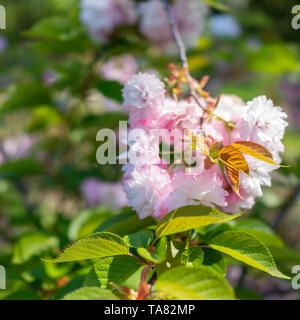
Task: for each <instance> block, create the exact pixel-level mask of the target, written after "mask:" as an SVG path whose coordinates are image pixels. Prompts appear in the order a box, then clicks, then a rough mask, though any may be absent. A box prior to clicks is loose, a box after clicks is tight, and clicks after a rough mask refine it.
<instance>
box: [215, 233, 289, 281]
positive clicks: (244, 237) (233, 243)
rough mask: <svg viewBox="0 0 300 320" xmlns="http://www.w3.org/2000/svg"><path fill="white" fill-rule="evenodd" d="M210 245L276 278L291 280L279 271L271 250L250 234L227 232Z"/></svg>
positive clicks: (218, 236)
mask: <svg viewBox="0 0 300 320" xmlns="http://www.w3.org/2000/svg"><path fill="white" fill-rule="evenodd" d="M209 245H210V246H211V247H212V248H214V249H216V250H218V251H220V252H223V253H226V254H228V255H230V256H231V257H233V258H235V259H237V260H239V261H242V262H244V263H247V264H249V265H250V266H252V267H255V268H257V269H260V270H262V271H265V272H267V273H269V274H271V275H272V276H274V277H278V278H283V279H290V278H289V277H287V276H285V275H284V274H282V273H281V272H280V271H279V270H278V269H277V267H276V264H275V262H274V259H273V257H272V255H271V253H270V251H269V249H268V248H267V247H266V246H265V245H264V244H263V243H262V242H261V241H260V240H258V239H257V238H256V237H254V236H253V235H251V234H249V233H246V232H241V231H226V232H224V233H221V234H219V235H217V236H216V237H214V238H213V239H212V240H211V241H210V243H209Z"/></svg>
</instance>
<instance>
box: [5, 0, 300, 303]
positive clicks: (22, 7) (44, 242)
mask: <svg viewBox="0 0 300 320" xmlns="http://www.w3.org/2000/svg"><path fill="white" fill-rule="evenodd" d="M209 2H210V1H209ZM220 3H221V4H220ZM295 4H297V1H292V0H286V1H282V0H227V1H223V2H218V1H217V2H216V4H215V5H214V9H211V10H210V12H209V14H208V16H207V21H206V22H205V30H204V32H203V34H201V35H199V40H198V44H197V46H196V47H195V48H193V49H191V50H189V51H188V56H189V61H190V67H191V73H192V75H193V76H194V77H195V78H198V79H199V78H200V77H201V76H203V75H205V74H208V75H210V81H209V83H208V89H209V91H210V92H211V93H212V94H213V95H217V94H219V93H228V94H235V95H238V96H240V97H241V98H243V99H244V100H245V101H247V100H250V99H252V98H253V97H255V96H258V95H261V94H265V95H267V96H268V97H269V98H271V99H273V101H274V104H275V105H280V106H282V108H283V109H284V110H285V112H287V113H288V115H289V118H288V121H289V123H290V125H289V127H288V129H287V131H286V135H285V138H284V144H285V147H286V151H285V153H284V154H283V155H282V157H283V162H284V163H285V164H288V165H290V167H289V168H284V169H283V168H282V169H280V170H278V171H276V172H275V173H274V174H273V186H272V188H265V190H264V196H263V197H262V198H260V199H258V201H257V204H256V205H255V207H254V209H253V210H252V211H251V213H250V215H251V217H260V218H262V219H263V220H264V221H266V222H267V223H268V224H270V226H274V227H275V228H276V231H277V233H278V235H279V236H280V237H281V238H282V239H283V240H284V242H285V243H286V244H287V247H286V248H282V249H276V250H275V249H274V250H273V254H274V257H275V260H276V261H277V262H278V263H279V266H280V268H281V270H282V271H283V272H288V273H290V271H291V267H292V266H293V265H295V264H300V237H299V233H300V212H299V210H300V200H299V199H300V197H299V193H300V134H299V124H300V73H299V71H300V46H299V44H300V42H299V40H300V37H299V35H300V30H293V29H292V27H291V20H292V18H293V14H292V13H291V8H292V7H293V6H294V5H295ZM1 5H4V6H5V8H6V12H7V30H0V59H1V64H0V265H3V266H5V267H6V270H7V279H8V280H7V290H3V291H2V290H0V298H3V299H52V298H60V297H62V296H63V295H64V293H65V292H68V290H71V288H76V287H78V286H79V285H80V283H81V282H82V275H83V274H85V273H86V270H87V267H88V266H86V265H85V264H84V263H82V264H81V268H78V266H77V265H74V264H68V265H62V266H60V265H59V266H56V265H51V264H47V263H44V262H41V260H40V258H41V256H45V255H47V254H53V253H55V252H57V250H58V249H59V248H62V247H65V246H66V245H67V244H68V243H69V241H70V240H75V239H78V238H80V237H82V236H84V235H86V234H88V233H89V232H91V231H93V228H94V227H95V226H97V225H99V223H100V222H101V221H104V220H105V219H107V217H110V216H112V215H114V212H113V211H115V210H112V209H111V205H114V203H108V202H107V201H105V200H103V199H99V200H97V199H96V201H95V203H89V201H88V199H87V198H86V196H85V194H84V192H83V189H82V184H83V182H84V181H85V180H86V179H87V178H91V177H92V178H93V179H97V181H102V182H109V183H118V181H120V179H121V176H122V173H121V170H120V167H119V166H118V165H115V166H108V165H105V166H100V165H98V164H97V162H96V157H95V156H96V149H97V147H98V144H97V142H96V138H95V137H96V133H97V131H98V130H99V129H101V128H104V127H105V128H113V129H117V127H118V121H119V120H126V118H127V115H126V114H125V113H124V112H123V111H122V109H121V104H120V103H121V102H122V97H121V91H120V90H121V88H122V84H120V83H118V82H116V81H111V80H107V79H104V78H103V77H102V76H101V72H100V71H99V68H100V67H99V66H100V65H101V63H103V62H105V61H107V60H109V59H110V58H111V57H114V56H119V55H121V54H125V53H126V54H127V53H130V54H132V55H133V56H134V58H135V59H136V62H137V64H138V68H139V70H155V71H156V72H157V73H159V74H160V75H161V77H164V76H166V75H167V66H168V64H169V63H171V62H174V63H178V56H177V55H173V56H172V55H166V54H163V53H162V52H160V51H159V50H158V49H157V48H155V47H153V46H152V45H151V44H150V43H148V42H147V41H146V40H145V39H144V38H143V37H142V36H141V35H140V34H139V33H138V30H136V28H135V27H132V28H128V29H127V28H124V29H122V28H121V29H120V30H118V33H119V34H118V35H117V37H116V38H114V39H113V40H112V41H111V42H109V43H107V44H105V45H102V46H98V45H96V44H94V43H93V42H91V40H89V38H88V36H87V34H86V31H85V29H84V28H83V26H82V25H81V24H80V22H79V19H78V13H79V7H78V1H76V0H47V1H40V0H2V1H1ZM224 5H226V6H224ZM224 8H225V11H224V10H223V9H224ZM228 8H229V10H227V9H228ZM220 9H221V10H220ZM224 15H226V16H227V15H229V16H230V17H231V18H233V19H234V25H233V27H232V29H230V28H229V27H228V30H227V31H228V32H227V33H226V32H224V30H220V28H219V27H218V26H217V25H216V22H215V19H216V18H217V19H220V18H221V19H222V18H224ZM226 16H225V17H226ZM227 17H228V16H227ZM221 29H222V28H221ZM230 31H231V33H230ZM106 200H107V199H106ZM110 200H112V201H111V202H113V201H115V202H117V200H118V199H117V200H113V199H110ZM229 278H230V279H229V280H230V281H231V282H232V283H233V285H234V286H238V296H239V297H240V298H242V299H251V298H257V299H277V298H278V299H299V298H300V293H299V291H296V290H293V289H292V288H291V286H290V283H288V282H286V281H282V280H278V279H271V277H269V276H267V275H264V274H261V273H259V272H255V271H251V272H245V269H244V268H243V267H241V266H231V267H230V272H229Z"/></svg>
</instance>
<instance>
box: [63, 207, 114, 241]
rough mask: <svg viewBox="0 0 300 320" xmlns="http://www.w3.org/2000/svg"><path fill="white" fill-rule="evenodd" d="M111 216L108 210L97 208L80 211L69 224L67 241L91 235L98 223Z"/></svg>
mask: <svg viewBox="0 0 300 320" xmlns="http://www.w3.org/2000/svg"><path fill="white" fill-rule="evenodd" d="M111 216H112V214H111V213H109V211H108V208H106V207H98V208H93V209H89V210H84V211H81V212H80V213H79V214H78V215H77V216H76V217H75V218H74V219H73V220H72V221H71V223H70V226H69V229H68V236H69V239H70V240H72V241H74V240H78V239H81V238H84V237H86V236H88V235H89V234H91V233H92V232H93V231H94V230H95V228H97V226H99V224H100V223H102V222H104V221H105V220H107V219H108V218H110V217H111Z"/></svg>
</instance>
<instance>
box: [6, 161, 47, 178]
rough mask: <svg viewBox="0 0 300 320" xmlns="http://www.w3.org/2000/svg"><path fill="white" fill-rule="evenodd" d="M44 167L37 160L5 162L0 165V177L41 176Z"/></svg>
mask: <svg viewBox="0 0 300 320" xmlns="http://www.w3.org/2000/svg"><path fill="white" fill-rule="evenodd" d="M42 172H43V167H42V165H41V164H40V163H39V162H37V161H36V160H35V159H30V158H27V159H20V160H15V161H9V162H5V163H3V164H1V165H0V176H1V177H2V178H10V179H13V178H21V177H28V176H34V175H38V174H41V173H42Z"/></svg>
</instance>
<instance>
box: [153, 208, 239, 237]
mask: <svg viewBox="0 0 300 320" xmlns="http://www.w3.org/2000/svg"><path fill="white" fill-rule="evenodd" d="M241 215H242V213H240V214H236V215H229V214H225V213H223V212H221V211H220V210H218V209H216V208H211V207H206V206H203V205H197V206H186V207H181V208H178V209H175V210H173V211H172V212H170V213H169V214H168V215H166V216H165V217H164V218H163V219H162V220H161V222H160V224H159V225H158V227H157V229H156V236H157V237H161V236H166V235H169V234H173V233H179V232H184V231H187V230H191V229H196V228H199V227H202V226H207V225H209V224H215V223H221V222H227V221H230V220H233V219H236V218H238V217H240V216H241Z"/></svg>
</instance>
